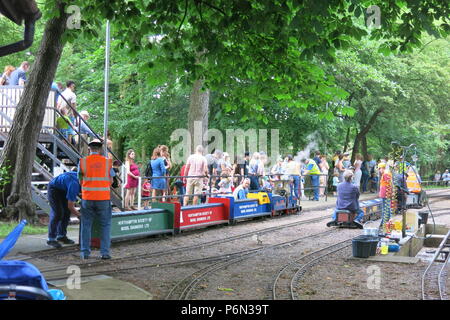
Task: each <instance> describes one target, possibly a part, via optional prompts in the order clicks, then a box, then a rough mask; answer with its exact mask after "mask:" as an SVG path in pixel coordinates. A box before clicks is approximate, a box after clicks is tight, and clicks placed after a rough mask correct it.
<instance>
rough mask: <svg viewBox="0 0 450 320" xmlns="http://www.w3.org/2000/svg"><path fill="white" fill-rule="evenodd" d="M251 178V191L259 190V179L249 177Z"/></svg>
mask: <svg viewBox="0 0 450 320" xmlns="http://www.w3.org/2000/svg"><path fill="white" fill-rule="evenodd" d="M249 178H250V190H255V191H256V190H259V177H258V176H249Z"/></svg>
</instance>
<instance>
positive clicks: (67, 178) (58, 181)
mask: <svg viewBox="0 0 450 320" xmlns="http://www.w3.org/2000/svg"><path fill="white" fill-rule="evenodd" d="M80 191H81V186H80V183H79V182H78V177H77V173H76V172H74V171H69V172H65V173H62V174H60V175H59V176H57V177H55V178H53V179H52V180H51V181H50V182H49V184H48V192H47V196H48V202H49V204H50V208H51V210H50V223H49V225H48V241H47V244H48V245H49V246H52V247H54V248H57V249H59V248H61V244H60V242H62V243H63V244H74V243H75V241H73V240H71V239H69V238H67V226H68V224H69V221H70V214H73V215H74V216H76V217H79V216H80V214H79V212H78V210H77V209H75V202H76V201H77V197H78V194H79V193H80Z"/></svg>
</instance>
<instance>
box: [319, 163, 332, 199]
mask: <svg viewBox="0 0 450 320" xmlns="http://www.w3.org/2000/svg"><path fill="white" fill-rule="evenodd" d="M319 167H320V171H321V172H322V174H323V175H322V176H320V188H319V194H320V196H321V197H323V196H324V195H325V187H326V185H327V181H328V171H329V170H330V165H329V164H328V161H327V156H326V155H324V154H323V155H321V156H320V164H319Z"/></svg>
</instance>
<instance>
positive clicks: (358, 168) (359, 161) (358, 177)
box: [353, 153, 364, 188]
mask: <svg viewBox="0 0 450 320" xmlns="http://www.w3.org/2000/svg"><path fill="white" fill-rule="evenodd" d="M355 159H356V160H355V162H354V164H353V166H354V167H355V176H354V177H353V184H354V185H355V186H357V187H358V188H359V185H360V184H361V177H362V171H361V165H362V163H363V159H364V158H363V157H362V155H360V154H359V153H357V154H356V156H355Z"/></svg>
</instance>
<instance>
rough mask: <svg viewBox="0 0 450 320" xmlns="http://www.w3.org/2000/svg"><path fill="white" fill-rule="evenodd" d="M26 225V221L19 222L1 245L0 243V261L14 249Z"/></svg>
mask: <svg viewBox="0 0 450 320" xmlns="http://www.w3.org/2000/svg"><path fill="white" fill-rule="evenodd" d="M26 224H27V220H22V221H20V223H19V225H18V226H17V227H15V228H14V230H13V231H11V233H10V234H8V236H7V237H6V238H5V240H3V241H2V243H0V260H1V259H3V258H4V257H6V255H7V254H8V253H9V252H10V251H11V249H12V248H13V247H14V245H15V244H16V242H17V240H18V239H19V237H20V235H21V233H22V230H23V228H25V225H26Z"/></svg>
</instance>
